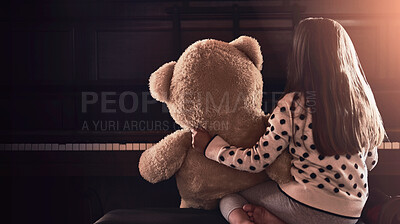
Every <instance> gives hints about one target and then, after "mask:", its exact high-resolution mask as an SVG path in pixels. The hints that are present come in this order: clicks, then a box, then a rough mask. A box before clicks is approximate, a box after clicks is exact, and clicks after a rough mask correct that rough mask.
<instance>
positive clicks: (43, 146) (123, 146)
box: [0, 142, 400, 151]
mask: <svg viewBox="0 0 400 224" xmlns="http://www.w3.org/2000/svg"><path fill="white" fill-rule="evenodd" d="M154 144H155V143H148V142H140V143H137V142H135V143H133V142H128V143H66V144H54V143H51V144H50V143H38V144H32V143H13V144H0V151H144V150H146V149H148V148H150V147H152V146H153V145H154ZM378 149H382V150H383V149H384V150H400V142H383V143H382V144H381V145H380V146H379V147H378Z"/></svg>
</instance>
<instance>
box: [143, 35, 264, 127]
mask: <svg viewBox="0 0 400 224" xmlns="http://www.w3.org/2000/svg"><path fill="white" fill-rule="evenodd" d="M262 62H263V59H262V55H261V50H260V45H259V44H258V42H257V40H255V39H254V38H251V37H247V36H241V37H239V38H238V39H236V40H234V41H232V42H230V43H227V42H223V41H218V40H213V39H205V40H201V41H197V42H195V43H194V44H192V45H191V46H189V47H188V48H187V49H186V50H185V52H184V53H183V54H182V55H181V57H180V58H179V60H178V61H177V62H169V63H166V64H164V65H163V66H161V67H160V68H159V69H158V70H157V71H155V72H154V73H153V74H152V75H151V76H150V84H149V85H150V93H151V95H152V96H153V97H154V98H155V99H156V100H158V101H161V102H164V103H166V104H167V106H168V109H169V112H170V114H171V116H172V118H173V119H174V120H175V122H176V123H177V124H179V125H180V126H181V127H183V128H194V127H199V126H201V127H204V128H205V129H207V130H209V131H210V133H219V134H221V133H223V132H224V130H225V131H227V130H232V129H233V128H234V129H235V128H236V129H240V128H242V129H243V125H244V124H246V121H247V120H249V121H250V120H252V119H253V120H254V118H255V117H259V116H260V115H262V114H263V112H262V110H261V104H262V86H263V82H262V76H261V73H260V70H261V68H262ZM251 123H252V122H247V124H250V125H251Z"/></svg>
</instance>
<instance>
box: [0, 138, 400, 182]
mask: <svg viewBox="0 0 400 224" xmlns="http://www.w3.org/2000/svg"><path fill="white" fill-rule="evenodd" d="M167 134H168V133H157V134H156V133H148V135H147V139H146V137H145V138H144V140H145V141H143V137H142V138H141V139H142V141H133V142H122V143H121V142H95V143H92V142H69V143H68V142H66V143H62V144H60V143H54V142H53V143H46V142H35V143H7V144H3V143H1V144H0V175H2V176H4V175H5V176H8V175H11V176H15V175H16V176H21V175H22V176H26V175H27V176H32V175H33V176H36V175H39V176H47V175H57V176H59V175H65V176H138V175H139V173H138V168H137V165H138V161H139V158H140V155H141V153H142V152H143V151H145V150H147V149H149V148H150V147H152V146H153V145H154V144H155V143H156V142H158V141H159V140H161V139H162V138H163V136H165V135H167ZM132 139H138V138H137V136H132ZM139 139H140V138H139ZM146 140H147V141H146ZM378 150H379V163H378V165H377V167H376V168H375V169H374V170H373V171H372V172H371V175H400V163H399V162H398V161H396V158H400V142H383V143H382V144H381V145H380V146H379V147H378Z"/></svg>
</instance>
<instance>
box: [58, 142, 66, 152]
mask: <svg viewBox="0 0 400 224" xmlns="http://www.w3.org/2000/svg"><path fill="white" fill-rule="evenodd" d="M58 150H59V151H65V150H66V145H65V144H60V145H58Z"/></svg>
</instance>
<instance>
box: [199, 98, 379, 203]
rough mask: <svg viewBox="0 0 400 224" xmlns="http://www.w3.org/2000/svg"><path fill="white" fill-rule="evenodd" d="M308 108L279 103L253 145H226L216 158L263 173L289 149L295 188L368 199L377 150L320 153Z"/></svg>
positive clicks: (247, 169) (246, 169)
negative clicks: (368, 177)
mask: <svg viewBox="0 0 400 224" xmlns="http://www.w3.org/2000/svg"><path fill="white" fill-rule="evenodd" d="M304 109H305V110H304ZM309 109H310V108H306V107H297V104H292V103H291V102H290V103H288V104H282V103H278V106H277V107H276V108H275V110H274V111H273V112H272V113H271V116H270V117H269V120H268V122H269V124H270V127H268V128H267V130H266V131H265V132H264V133H263V135H262V137H261V139H260V140H259V141H258V142H257V143H256V144H254V146H253V147H250V148H243V147H241V148H236V147H235V146H224V147H223V150H224V151H223V152H222V153H221V152H220V153H218V154H216V156H215V157H213V159H214V160H217V161H219V162H220V163H223V164H225V165H227V166H229V167H231V168H235V169H240V170H243V171H247V172H261V171H262V170H263V169H265V168H267V167H268V166H270V165H271V164H272V163H273V162H274V160H275V159H276V158H277V157H278V156H279V155H280V154H281V153H282V152H285V151H286V150H288V151H289V152H290V153H291V154H292V156H293V157H292V161H291V165H292V167H291V177H292V182H293V184H294V186H293V187H296V186H295V184H299V185H301V187H304V188H310V192H311V191H312V192H313V193H314V192H315V194H317V193H318V192H325V193H324V194H330V195H331V196H332V197H341V198H345V199H348V198H352V197H355V198H357V197H359V198H360V199H359V201H363V200H366V198H367V195H368V185H367V181H368V180H367V167H368V168H370V167H372V166H375V165H376V163H377V161H378V159H377V153H376V152H375V151H373V150H370V151H368V152H359V153H358V154H349V153H348V154H346V153H344V154H339V155H333V156H332V155H321V154H320V153H319V151H318V150H317V147H316V145H315V142H314V141H313V133H312V131H313V127H312V126H313V124H312V122H311V121H312V113H311V114H310V113H308V112H307V111H306V110H309ZM293 132H294V133H293ZM214 145H216V144H214ZM321 147H323V145H321ZM207 150H208V148H207ZM207 150H206V155H207V152H208V151H207ZM219 150H222V149H221V148H220V149H219ZM359 156H360V157H359ZM207 157H208V155H207ZM289 184H291V183H289ZM283 190H284V189H283ZM324 194H322V195H321V197H324V196H323V195H324ZM311 198H312V197H311Z"/></svg>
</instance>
